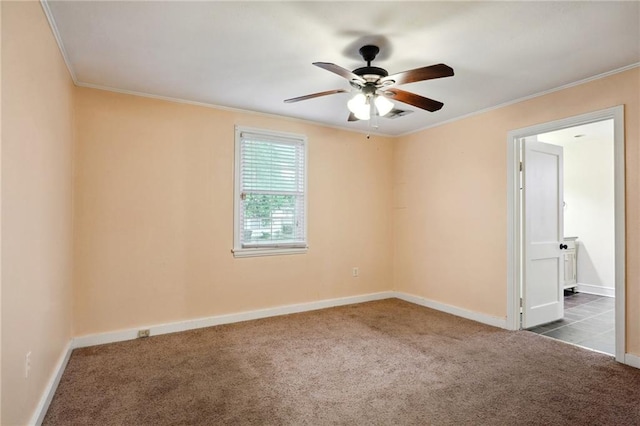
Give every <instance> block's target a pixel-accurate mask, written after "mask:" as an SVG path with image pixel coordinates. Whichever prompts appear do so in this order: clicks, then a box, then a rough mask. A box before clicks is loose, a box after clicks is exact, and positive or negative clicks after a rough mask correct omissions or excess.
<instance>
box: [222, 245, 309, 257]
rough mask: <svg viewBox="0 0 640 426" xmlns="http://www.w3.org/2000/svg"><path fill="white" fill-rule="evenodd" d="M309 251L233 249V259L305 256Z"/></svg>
mask: <svg viewBox="0 0 640 426" xmlns="http://www.w3.org/2000/svg"><path fill="white" fill-rule="evenodd" d="M308 250H309V248H308V247H296V248H244V249H233V250H231V253H233V257H257V256H283V255H289V254H304V253H306V252H307V251H308Z"/></svg>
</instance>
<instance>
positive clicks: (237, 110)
mask: <svg viewBox="0 0 640 426" xmlns="http://www.w3.org/2000/svg"><path fill="white" fill-rule="evenodd" d="M75 84H76V86H78V87H86V88H88V89H96V90H103V91H105V92H113V93H120V94H123V95H131V96H139V97H141V98H149V99H157V100H160V101H167V102H174V103H178V104H186V105H194V106H199V107H203V108H212V109H217V110H221V111H228V112H235V113H243V114H251V115H255V116H258V117H265V118H277V119H280V120H288V121H293V122H294V123H303V124H310V125H313V126H318V127H326V128H329V129H337V130H343V131H346V132H352V133H359V134H361V135H371V136H380V137H384V138H390V139H393V138H395V137H397V136H394V135H391V134H385V133H380V132H370V131H368V130H366V129H365V130H361V129H354V128H351V127H347V126H337V125H332V124H327V123H322V122H319V121H313V120H308V119H304V118H296V117H291V116H288V115H278V114H273V113H267V112H260V111H252V110H248V109H242V108H234V107H229V106H224V105H216V104H209V103H206V102H199V101H190V100H187V99H181V98H173V97H171V96H162V95H152V94H150V93H145V92H137V91H135V90H127V89H117V88H115V87H110V86H101V85H99V84H92V83H83V82H81V81H78V82H77V83H75Z"/></svg>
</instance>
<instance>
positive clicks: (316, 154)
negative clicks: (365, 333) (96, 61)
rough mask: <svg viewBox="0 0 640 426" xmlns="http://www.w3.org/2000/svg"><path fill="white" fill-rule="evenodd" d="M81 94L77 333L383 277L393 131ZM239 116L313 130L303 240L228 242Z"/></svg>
mask: <svg viewBox="0 0 640 426" xmlns="http://www.w3.org/2000/svg"><path fill="white" fill-rule="evenodd" d="M76 95H77V104H76V111H77V115H76V120H77V123H78V124H77V150H76V154H75V155H76V176H77V178H76V187H75V189H76V195H75V197H76V198H75V199H76V204H75V215H76V216H75V225H76V238H75V242H76V246H75V261H76V268H75V277H74V282H75V286H76V287H75V288H76V291H75V304H74V306H75V319H74V328H75V329H74V334H75V335H77V336H81V335H86V334H93V333H100V332H108V331H114V330H119V329H125V328H130V327H137V326H143V325H153V324H160V323H166V322H172V321H179V320H185V319H192V318H199V317H205V316H211V315H219V314H226V313H233V312H240V311H247V310H253V309H260V308H267V307H274V306H278V305H287V304H292V303H299V302H308V301H315V300H320V299H328V298H336V297H343V296H350V295H359V294H363V293H370V292H378V291H383V290H388V289H389V288H390V287H391V280H392V275H391V249H392V239H391V214H392V209H391V182H392V179H391V170H392V166H391V161H392V153H391V150H392V143H391V140H389V139H386V138H377V137H373V138H372V139H370V140H367V139H365V137H364V135H361V134H356V133H351V132H346V131H342V130H333V129H330V128H326V127H320V126H315V125H309V124H304V123H301V122H297V121H293V120H286V119H277V118H270V117H265V116H261V115H258V114H248V113H239V112H230V111H223V110H217V109H212V108H204V107H199V106H191V105H185V104H178V103H171V102H165V101H159V100H153V99H147V98H141V97H135V96H129V95H122V94H116V93H110V92H104V91H99V90H94V89H82V88H79V89H78V91H77V94H76ZM236 124H237V125H245V126H252V127H259V128H264V129H269V130H281V131H287V132H293V133H303V134H306V135H307V136H308V141H309V146H308V151H309V165H308V191H309V207H308V209H309V211H308V216H309V229H308V233H309V251H308V253H307V254H302V255H290V256H273V257H260V258H241V259H235V258H234V257H233V255H232V254H231V252H230V250H231V248H232V246H233V153H234V151H233V149H234V125H236ZM354 266H357V267H359V268H360V277H358V278H353V277H352V276H351V268H352V267H354Z"/></svg>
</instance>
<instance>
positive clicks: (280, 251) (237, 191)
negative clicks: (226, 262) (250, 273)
mask: <svg viewBox="0 0 640 426" xmlns="http://www.w3.org/2000/svg"><path fill="white" fill-rule="evenodd" d="M243 132H247V133H254V134H258V135H264V136H265V137H268V138H270V139H276V140H277V139H286V140H287V141H288V142H290V141H291V140H294V141H299V142H300V143H301V144H302V147H303V152H304V164H303V167H304V169H303V173H304V175H303V179H304V184H303V194H304V207H303V215H304V221H303V222H304V224H303V233H304V235H303V236H304V241H303V244H304V246H303V247H299V246H295V247H287V245H289V244H290V243H283V244H282V245H280V246H278V244H277V243H274V244H273V245H272V246H269V245H266V246H264V247H251V248H249V247H242V240H241V238H240V232H241V229H240V226H241V220H240V214H241V210H242V201H241V197H242V188H241V187H240V169H241V161H242V157H241V156H242V154H241V147H242V133H243ZM307 166H308V143H307V137H306V136H305V135H301V134H296V133H287V132H279V131H273V130H265V129H258V128H253V127H246V126H238V125H236V126H235V146H234V182H233V186H234V191H233V249H232V250H231V251H232V253H233V256H234V257H253V256H278V255H289V254H302V253H306V252H307V251H308V249H309V236H308V233H307V232H308V219H309V216H308V214H307V213H308V210H307V205H308V198H309V197H308V192H307V179H308V175H309V173H308V170H307Z"/></svg>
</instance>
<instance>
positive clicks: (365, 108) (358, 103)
mask: <svg viewBox="0 0 640 426" xmlns="http://www.w3.org/2000/svg"><path fill="white" fill-rule="evenodd" d="M347 107H348V108H349V111H351V112H352V113H353V114H354V115H355V116H356V117H357V118H358V119H359V120H368V119H369V118H370V117H371V112H370V109H371V106H370V104H369V99H368V98H367V97H366V96H365V95H364V94H362V93H358V94H357V95H355V96H354V97H353V98H352V99H351V100H350V101H349V102H347Z"/></svg>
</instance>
